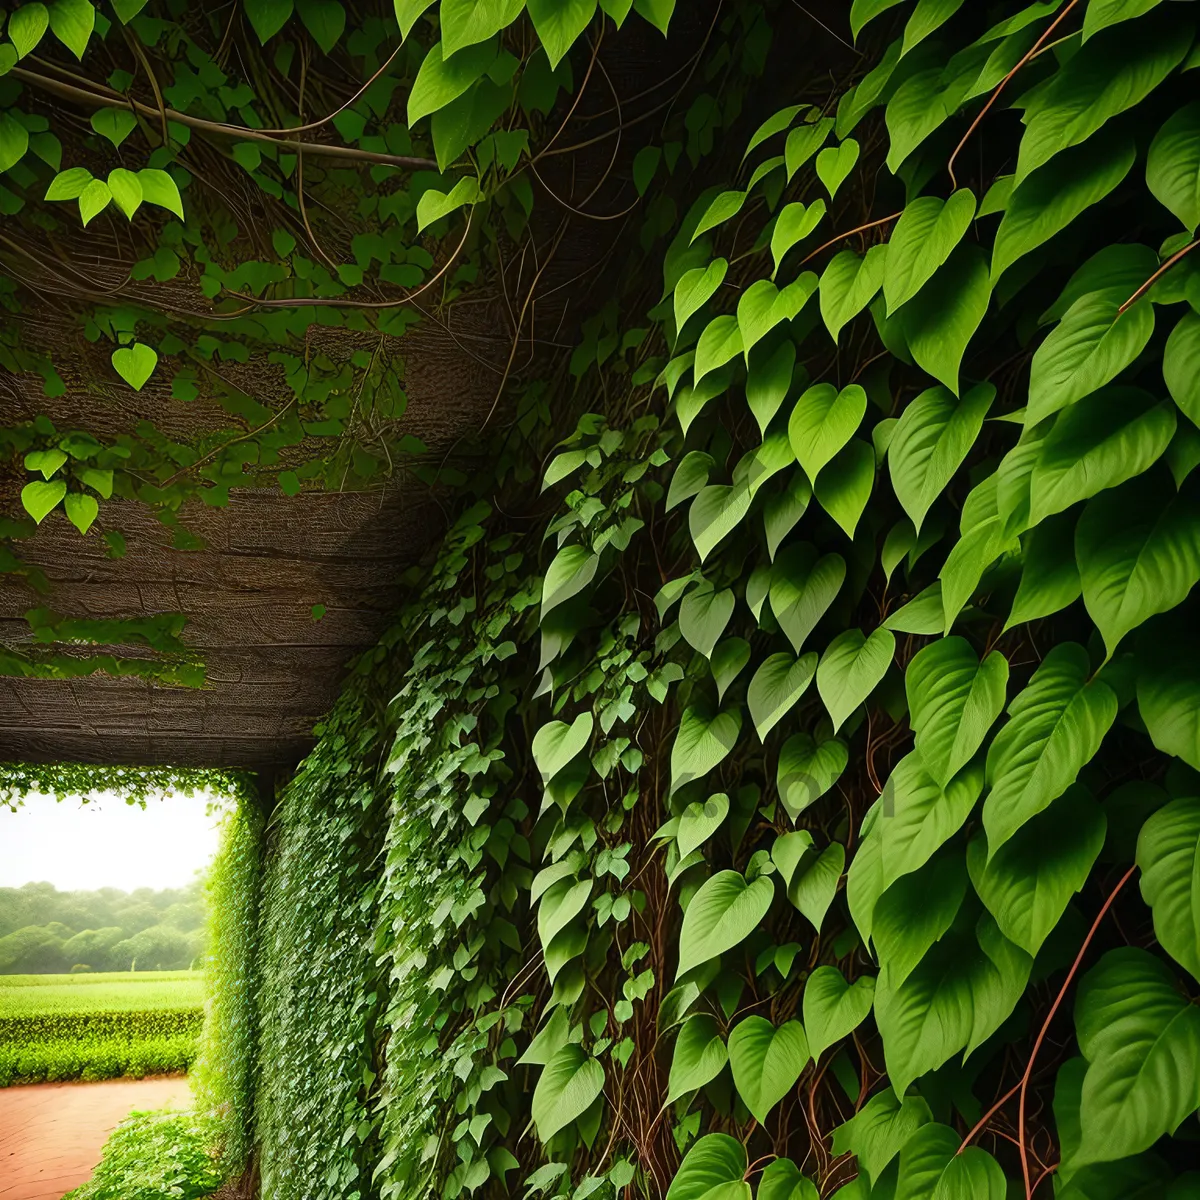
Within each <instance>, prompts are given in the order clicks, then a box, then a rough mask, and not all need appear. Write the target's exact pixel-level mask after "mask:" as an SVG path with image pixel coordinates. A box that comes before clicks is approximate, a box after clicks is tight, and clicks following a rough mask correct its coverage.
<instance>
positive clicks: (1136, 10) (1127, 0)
mask: <svg viewBox="0 0 1200 1200" xmlns="http://www.w3.org/2000/svg"><path fill="white" fill-rule="evenodd" d="M1161 3H1162V0H1088V7H1087V12H1086V13H1085V14H1084V17H1083V40H1084V41H1085V42H1086V41H1087V40H1088V38H1090V37H1092V36H1093V35H1094V34H1097V33H1099V32H1100V30H1102V29H1107V28H1108V27H1109V26H1111V25H1116V24H1117V23H1118V22H1120V21H1131V20H1133V18H1134V17H1140V16H1142V15H1143V14H1144V13H1148V12H1149V11H1150V10H1151V9H1152V8H1157V7H1158V6H1159V5H1160V4H1161Z"/></svg>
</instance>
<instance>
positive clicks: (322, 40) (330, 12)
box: [296, 0, 346, 54]
mask: <svg viewBox="0 0 1200 1200" xmlns="http://www.w3.org/2000/svg"><path fill="white" fill-rule="evenodd" d="M296 6H297V8H298V9H299V11H300V20H301V21H303V22H304V28H305V29H307V30H308V32H309V33H310V34H312V37H313V41H315V42H316V43H317V45H318V46H320V47H321V49H322V50H323V51H324V52H325V53H326V54H328V53H329V52H330V51H331V50H332V49H333V48H334V46H336V45H337V44H338V41H339V40H340V38H341V36H342V33H343V31H344V30H345V28H346V10H345V9H344V8H343V7H342V5H341V4H340V3H339V2H338V0H296Z"/></svg>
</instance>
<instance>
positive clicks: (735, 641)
mask: <svg viewBox="0 0 1200 1200" xmlns="http://www.w3.org/2000/svg"><path fill="white" fill-rule="evenodd" d="M749 661H750V643H749V642H748V641H746V639H745V638H740V637H730V638H726V639H725V640H724V641H723V642H720V643H718V644H717V646H716V648H715V649H714V650H713V652H712V655H711V658H710V662H709V666H710V667H711V669H712V674H713V680H714V681H715V682H716V685H717V702H718V703H720V701H721V699H722V698H723V697H724V695H725V692H726V690H727V689H728V687H729V685H730V684H731V683H732V682H733V681H734V680H735V679H736V678H737V677H738V676H739V675H740V674H741V673H742V671H743V670H744V669H745V666H746V664H747V663H748V662H749Z"/></svg>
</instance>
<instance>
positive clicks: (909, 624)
mask: <svg viewBox="0 0 1200 1200" xmlns="http://www.w3.org/2000/svg"><path fill="white" fill-rule="evenodd" d="M905 524H906V525H908V528H909V529H910V530H911V529H912V525H911V523H909V522H907V521H906V522H905ZM910 548H911V543H909V545H908V546H905V547H904V553H907V552H908V550H909V549H910ZM945 625H946V609H945V606H944V605H943V604H942V585H941V584H940V583H931V584H930V585H929V587H927V588H925V589H924V590H923V591H922V592H921V593H920V594H919V595H917V596H914V597H913V598H912V599H911V600H910V601H909V602H908V603H907V604H904V605H902V606H901V607H900V608H898V609H896V611H895V612H894V613H892V614H891V615H890V616H889V617H888V619H887V620H886V621H884V623H883V627H884V629H890V630H891V631H892V632H893V633H919V634H922V635H925V636H928V635H929V634H933V633H939V634H940V633H941V632H942V630H943V629H944V628H945Z"/></svg>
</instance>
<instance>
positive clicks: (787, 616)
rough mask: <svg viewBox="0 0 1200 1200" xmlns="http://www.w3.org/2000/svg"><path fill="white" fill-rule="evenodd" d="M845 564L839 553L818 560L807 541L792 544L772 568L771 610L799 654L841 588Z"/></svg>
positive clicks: (844, 576) (844, 575)
mask: <svg viewBox="0 0 1200 1200" xmlns="http://www.w3.org/2000/svg"><path fill="white" fill-rule="evenodd" d="M845 578H846V563H845V561H844V560H843V559H842V558H841V556H840V555H837V554H827V555H825V556H824V557H822V558H820V559H818V558H817V553H816V550H815V549H814V548H813V547H812V546H811V545H809V544H808V543H806V542H802V543H799V544H797V545H795V546H789V547H788V548H787V549H786V550H785V551H784V552H783V554H781V555H780V556H779V558H778V559H777V561H776V562H775V565H774V566H773V567H772V569H771V587H770V599H771V611H772V612H773V613H774V614H775V619H776V620H777V621H778V622H779V627H780V628H781V629H782V630H783V632H784V633H785V634H786V635H787V638H788V641H790V642H791V643H792V649H793V650H795V652H796V653H797V654H799V653H800V651H801V650H802V649H803V647H804V643H805V642H806V641H807V640H808V636H809V634H811V633H812V631H813V629H814V628H815V627H816V625H817V622H818V621H820V619H821V618H822V617H823V616H824V615H825V613H826V612H827V611H828V610H829V606H830V605H831V604H832V603H833V601H834V599H835V598H836V597H837V594H838V592H839V591H840V590H841V587H842V583H843V581H844V580H845Z"/></svg>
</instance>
